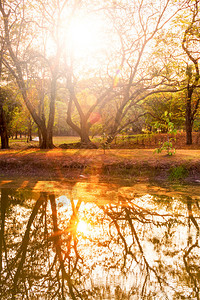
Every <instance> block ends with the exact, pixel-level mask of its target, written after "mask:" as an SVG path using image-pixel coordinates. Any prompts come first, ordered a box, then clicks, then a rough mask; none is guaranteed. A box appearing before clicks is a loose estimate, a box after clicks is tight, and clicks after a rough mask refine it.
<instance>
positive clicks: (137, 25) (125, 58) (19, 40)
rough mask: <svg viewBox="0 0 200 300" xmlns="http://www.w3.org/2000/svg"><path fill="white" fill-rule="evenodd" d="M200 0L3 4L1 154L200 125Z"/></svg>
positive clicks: (188, 133) (188, 135)
mask: <svg viewBox="0 0 200 300" xmlns="http://www.w3.org/2000/svg"><path fill="white" fill-rule="evenodd" d="M199 7H200V1H199V0H180V1H179V0H160V1H158V0H150V1H147V0H139V1H138V0H137V1H136V0H113V1H107V0H101V1H98V0H97V1H91V0H85V1H82V0H57V1H55V0H43V1H40V0H37V1H29V0H14V1H11V0H7V1H6V0H1V1H0V18H1V23H0V31H1V38H0V47H1V49H0V54H1V55H0V77H1V81H0V82H1V84H0V135H1V148H2V149H6V148H8V147H9V139H10V138H11V137H14V136H15V135H17V134H19V133H20V134H26V135H27V137H28V138H31V136H32V134H33V133H34V134H37V135H38V137H39V147H40V148H42V149H51V148H53V147H54V144H53V136H54V135H76V136H78V137H80V142H81V145H82V146H83V147H85V148H87V147H89V148H93V147H96V146H95V145H94V143H93V141H92V138H91V137H94V136H101V137H103V138H104V140H105V143H106V144H108V145H109V144H110V143H112V142H113V141H114V139H115V138H116V137H117V136H118V135H120V134H127V135H129V134H132V135H134V134H140V133H144V132H161V133H166V132H169V131H170V130H172V129H173V130H176V131H179V132H184V136H185V137H184V139H185V140H184V142H185V144H187V145H191V144H192V143H193V132H198V131H199V129H200V128H199V127H200V111H199V102H200V96H199V83H200V71H199V58H200V51H199V49H200V47H199V44H200V24H199V22H200V19H199V17H200V14H199Z"/></svg>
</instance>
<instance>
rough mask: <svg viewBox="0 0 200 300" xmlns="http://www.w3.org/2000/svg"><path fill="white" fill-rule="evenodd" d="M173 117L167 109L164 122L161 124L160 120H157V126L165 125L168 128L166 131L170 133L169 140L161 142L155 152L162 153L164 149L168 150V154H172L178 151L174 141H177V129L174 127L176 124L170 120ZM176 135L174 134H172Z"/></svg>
mask: <svg viewBox="0 0 200 300" xmlns="http://www.w3.org/2000/svg"><path fill="white" fill-rule="evenodd" d="M170 118H171V113H168V112H167V111H165V113H164V116H163V119H164V120H165V123H164V124H160V123H159V122H157V123H156V124H155V128H156V129H158V128H160V127H161V128H162V127H164V128H165V129H166V132H167V133H168V136H167V141H165V142H160V146H159V148H157V149H156V150H155V152H157V153H161V152H162V151H163V150H166V151H167V155H169V156H171V155H173V154H175V153H176V150H175V148H174V147H173V141H175V140H176V139H175V135H176V129H175V128H174V124H173V123H172V122H171V121H170ZM172 135H174V136H172Z"/></svg>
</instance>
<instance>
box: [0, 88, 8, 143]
mask: <svg viewBox="0 0 200 300" xmlns="http://www.w3.org/2000/svg"><path fill="white" fill-rule="evenodd" d="M4 101H5V93H4V91H3V90H2V89H0V135H1V149H7V148H9V144H8V140H9V139H8V130H7V124H6V117H5V112H4V108H3V105H4Z"/></svg>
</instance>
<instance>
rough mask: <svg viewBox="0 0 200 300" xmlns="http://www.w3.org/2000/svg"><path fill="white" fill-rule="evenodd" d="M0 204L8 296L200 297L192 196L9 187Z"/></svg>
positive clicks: (1, 267)
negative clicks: (51, 191)
mask: <svg viewBox="0 0 200 300" xmlns="http://www.w3.org/2000/svg"><path fill="white" fill-rule="evenodd" d="M88 192H89V193H90V197H91V198H90V197H89V196H88ZM88 198H89V199H88ZM87 200H89V201H87ZM0 203H1V207H0V212H1V223H0V275H1V278H0V279H1V280H0V283H1V285H0V293H1V299H199V288H200V283H199V282H200V267H199V259H200V249H199V216H200V213H199V210H200V207H199V202H198V200H195V199H194V198H193V199H192V198H191V197H190V196H188V195H185V196H184V195H179V196H176V197H173V196H166V195H164V193H163V195H160V196H158V195H155V194H154V195H151V194H144V195H143V196H142V195H140V196H137V195H136V194H134V193H133V192H131V190H130V189H128V188H125V189H123V193H122V192H121V190H120V191H119V190H117V189H116V190H115V189H113V188H112V189H111V188H110V186H108V185H102V186H100V187H99V189H97V188H96V189H95V190H94V189H93V190H91V189H90V188H89V187H88V185H87V186H84V184H83V185H82V186H79V188H77V186H76V189H73V188H72V187H70V188H68V189H65V192H64V193H63V192H62V193H61V194H58V193H48V192H39V191H37V192H33V191H31V190H28V189H27V190H25V189H23V190H20V189H18V190H17V189H9V188H2V189H1V202H0Z"/></svg>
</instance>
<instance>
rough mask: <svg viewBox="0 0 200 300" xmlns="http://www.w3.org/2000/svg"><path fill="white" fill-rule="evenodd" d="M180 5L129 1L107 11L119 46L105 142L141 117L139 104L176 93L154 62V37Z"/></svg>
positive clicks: (160, 64) (161, 64)
mask: <svg viewBox="0 0 200 300" xmlns="http://www.w3.org/2000/svg"><path fill="white" fill-rule="evenodd" d="M184 5H185V1H183V2H182V3H181V4H180V5H178V6H176V5H174V2H173V1H159V2H158V1H155V2H154V1H153V2H151V3H149V1H132V2H131V3H129V2H127V3H125V4H123V3H122V2H121V1H119V2H118V1H115V6H114V7H113V8H112V9H110V10H109V14H110V16H111V18H112V21H113V23H114V27H115V30H116V31H117V33H118V36H119V40H120V44H121V48H120V49H119V58H120V60H121V62H120V63H119V66H118V67H116V70H117V71H116V74H115V77H114V80H113V85H114V89H115V91H116V94H115V97H113V99H112V103H113V105H114V106H115V109H113V115H112V116H111V117H110V121H111V124H110V129H109V131H108V136H109V137H108V141H107V142H111V141H112V140H113V138H114V137H115V136H116V135H117V134H118V133H119V132H120V131H121V130H123V129H124V128H126V127H127V126H130V125H131V124H134V123H135V120H138V118H139V117H141V116H144V114H145V111H144V110H143V111H141V109H140V108H141V106H140V105H139V104H142V103H143V101H144V100H145V99H146V98H147V97H148V96H150V95H152V94H156V93H159V92H170V91H176V90H177V88H176V87H174V86H173V85H172V84H171V83H170V75H171V74H169V73H168V69H167V68H166V67H165V63H164V62H163V61H162V60H159V61H157V55H154V47H155V44H156V43H155V42H156V37H157V35H158V34H159V33H160V32H161V31H162V30H163V28H164V27H165V25H166V24H170V21H171V20H172V19H173V17H174V16H175V15H176V13H177V12H178V11H180V10H181V9H182V8H183V7H184ZM118 61H119V59H118ZM108 105H109V104H108ZM137 107H138V108H139V109H137ZM131 112H132V113H131Z"/></svg>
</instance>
